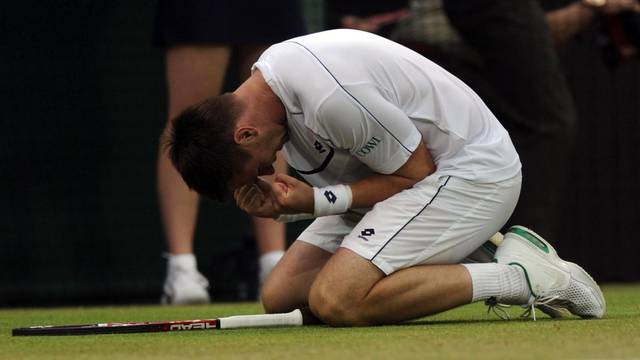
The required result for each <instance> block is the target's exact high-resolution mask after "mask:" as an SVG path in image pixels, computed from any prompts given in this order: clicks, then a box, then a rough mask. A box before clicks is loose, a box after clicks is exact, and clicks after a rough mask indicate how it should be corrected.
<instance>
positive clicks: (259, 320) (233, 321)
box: [218, 309, 302, 329]
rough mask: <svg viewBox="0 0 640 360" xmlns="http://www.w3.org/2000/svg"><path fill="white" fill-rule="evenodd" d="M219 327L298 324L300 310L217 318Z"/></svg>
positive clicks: (300, 322)
mask: <svg viewBox="0 0 640 360" xmlns="http://www.w3.org/2000/svg"><path fill="white" fill-rule="evenodd" d="M218 320H219V322H218V323H219V324H220V329H236V328H244V327H263V326H300V325H302V312H301V311H300V310H298V309H295V310H293V311H292V312H288V313H283V314H262V315H238V316H229V317H223V318H220V319H218Z"/></svg>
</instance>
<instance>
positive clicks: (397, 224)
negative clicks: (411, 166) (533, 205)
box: [298, 173, 522, 275]
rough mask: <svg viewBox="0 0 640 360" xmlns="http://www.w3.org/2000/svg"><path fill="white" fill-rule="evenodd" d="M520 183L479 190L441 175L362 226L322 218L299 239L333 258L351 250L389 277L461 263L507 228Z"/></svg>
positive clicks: (349, 219)
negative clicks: (341, 249)
mask: <svg viewBox="0 0 640 360" xmlns="http://www.w3.org/2000/svg"><path fill="white" fill-rule="evenodd" d="M521 183H522V176H521V174H518V175H517V176H515V177H513V178H511V179H508V180H504V181H501V182H497V183H489V184H478V183H474V182H471V181H468V180H464V179H461V178H457V177H453V176H439V175H438V174H437V173H436V174H433V175H431V176H428V177H427V178H426V179H424V180H422V181H421V182H419V183H417V184H416V185H414V186H413V187H412V188H410V189H407V190H404V191H402V192H400V193H398V194H396V195H394V196H392V197H390V198H388V199H386V200H384V201H382V202H380V203H378V204H376V205H375V206H374V207H373V208H372V209H371V210H370V211H369V212H367V213H366V214H365V215H364V217H362V219H361V220H360V221H357V219H356V220H354V219H353V216H350V214H345V215H336V216H325V217H321V218H318V219H316V220H315V221H314V222H313V223H311V225H309V227H307V229H306V230H305V231H304V232H302V234H300V236H299V237H298V239H299V240H301V241H304V242H307V243H310V244H312V245H315V246H318V247H320V248H321V249H324V250H326V251H329V252H331V253H333V252H335V251H336V250H337V249H338V247H344V248H347V249H350V250H352V251H354V252H355V253H356V254H358V255H360V256H362V257H363V258H365V259H368V260H369V261H371V262H372V263H373V264H375V265H376V266H377V267H378V268H380V270H382V271H383V272H384V273H385V274H387V275H389V274H391V273H393V272H394V271H396V270H400V269H404V268H407V267H410V266H414V265H419V264H455V263H459V262H461V261H462V260H463V259H465V258H466V257H467V256H468V255H469V254H471V253H472V252H474V251H475V250H476V249H478V248H479V247H480V246H481V245H482V244H483V243H484V242H486V241H487V240H488V239H489V237H491V236H492V235H493V234H495V233H496V232H497V231H499V230H500V229H501V228H502V227H503V226H504V224H505V223H506V222H507V220H508V219H509V216H511V213H512V212H513V210H514V208H515V206H516V203H517V202H518V196H519V195H520V185H521Z"/></svg>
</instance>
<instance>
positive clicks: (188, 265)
mask: <svg viewBox="0 0 640 360" xmlns="http://www.w3.org/2000/svg"><path fill="white" fill-rule="evenodd" d="M167 266H168V267H169V269H175V268H179V269H182V270H186V271H190V270H194V271H195V270H196V269H197V267H198V266H197V263H196V257H195V255H193V254H177V255H174V254H167Z"/></svg>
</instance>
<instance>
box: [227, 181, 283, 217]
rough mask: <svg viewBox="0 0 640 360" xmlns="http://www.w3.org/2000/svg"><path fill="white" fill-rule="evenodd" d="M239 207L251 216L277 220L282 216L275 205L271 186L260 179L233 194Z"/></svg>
mask: <svg viewBox="0 0 640 360" xmlns="http://www.w3.org/2000/svg"><path fill="white" fill-rule="evenodd" d="M233 198H234V199H235V200H236V204H237V205H238V207H239V208H240V209H242V210H244V211H245V212H247V213H248V214H249V215H253V216H258V217H265V218H276V217H278V215H280V213H279V212H277V206H276V204H275V203H274V198H273V194H272V187H271V184H269V183H268V182H266V181H264V180H262V179H260V178H258V181H257V182H255V183H252V184H247V185H244V186H242V187H241V188H238V189H236V190H235V191H234V192H233Z"/></svg>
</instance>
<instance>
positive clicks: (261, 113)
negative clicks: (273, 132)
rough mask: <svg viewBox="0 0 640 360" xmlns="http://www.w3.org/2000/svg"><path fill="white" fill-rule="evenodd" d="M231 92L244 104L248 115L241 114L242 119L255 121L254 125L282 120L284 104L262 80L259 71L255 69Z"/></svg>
mask: <svg viewBox="0 0 640 360" xmlns="http://www.w3.org/2000/svg"><path fill="white" fill-rule="evenodd" d="M233 93H234V94H235V95H236V96H237V97H238V100H239V101H241V102H242V103H244V104H245V105H246V111H247V112H248V115H249V116H246V117H245V116H243V117H242V118H243V119H246V120H247V121H250V122H253V123H255V124H254V125H259V124H260V123H264V122H266V123H272V122H278V123H279V122H281V121H283V119H284V117H285V110H284V105H283V104H282V102H281V101H280V99H279V98H278V97H277V96H276V94H275V93H274V92H273V90H271V88H270V87H269V85H267V83H266V81H264V78H263V77H262V74H261V73H260V71H255V72H254V73H253V74H252V75H251V77H249V79H247V80H246V81H245V82H244V83H242V85H240V87H238V88H237V89H236V91H234V92H233Z"/></svg>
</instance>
